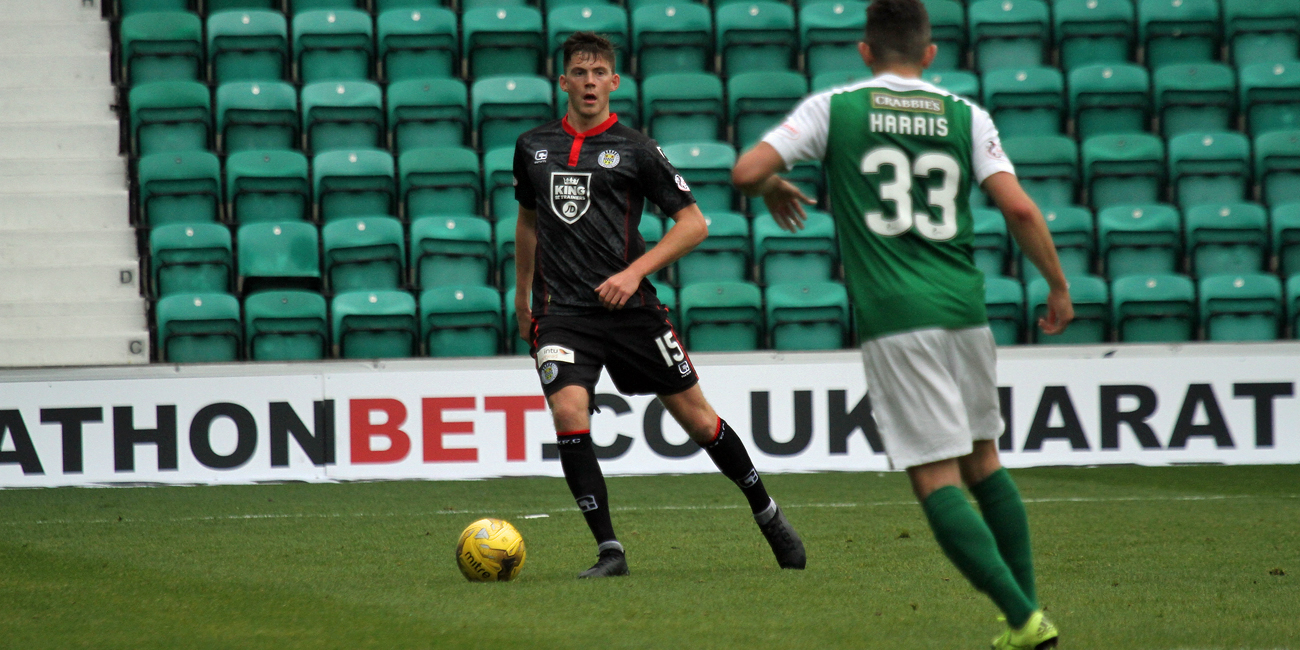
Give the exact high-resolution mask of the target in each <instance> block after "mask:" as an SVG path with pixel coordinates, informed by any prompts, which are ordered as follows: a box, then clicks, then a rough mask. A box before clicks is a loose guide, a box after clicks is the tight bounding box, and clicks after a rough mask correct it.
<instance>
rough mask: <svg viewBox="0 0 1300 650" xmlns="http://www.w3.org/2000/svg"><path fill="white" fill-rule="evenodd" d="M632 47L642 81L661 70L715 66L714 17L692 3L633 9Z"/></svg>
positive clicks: (677, 71)
mask: <svg viewBox="0 0 1300 650" xmlns="http://www.w3.org/2000/svg"><path fill="white" fill-rule="evenodd" d="M632 49H633V50H634V52H635V54H636V57H637V76H639V77H640V78H641V79H642V80H643V81H644V80H646V79H648V78H649V77H650V76H651V75H657V74H662V73H683V72H705V71H707V70H712V69H713V17H712V15H710V14H709V10H708V9H707V8H706V7H704V5H700V4H695V3H693V2H683V3H669V4H651V5H647V6H643V7H638V8H636V9H633V10H632Z"/></svg>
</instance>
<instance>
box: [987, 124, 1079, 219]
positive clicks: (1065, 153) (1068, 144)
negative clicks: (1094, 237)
mask: <svg viewBox="0 0 1300 650" xmlns="http://www.w3.org/2000/svg"><path fill="white" fill-rule="evenodd" d="M1002 148H1003V150H1004V151H1005V152H1006V154H1007V158H1009V159H1010V160H1011V161H1012V162H1013V163H1014V164H1015V166H1016V176H1017V177H1019V178H1020V185H1021V187H1023V188H1025V192H1028V193H1029V196H1030V197H1031V198H1033V199H1034V202H1035V203H1037V204H1038V205H1040V206H1063V205H1071V204H1073V203H1074V197H1075V195H1076V193H1077V188H1078V185H1079V147H1078V145H1076V144H1075V143H1074V139H1072V138H1069V137H1067V136H1063V135H1040V136H1024V137H1019V138H1006V139H1004V140H1003V141H1002Z"/></svg>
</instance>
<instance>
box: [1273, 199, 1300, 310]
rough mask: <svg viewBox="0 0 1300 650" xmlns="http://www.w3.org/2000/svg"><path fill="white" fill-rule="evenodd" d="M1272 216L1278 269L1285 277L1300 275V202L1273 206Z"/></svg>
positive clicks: (1274, 249)
mask: <svg viewBox="0 0 1300 650" xmlns="http://www.w3.org/2000/svg"><path fill="white" fill-rule="evenodd" d="M1271 217H1272V218H1271V219H1269V223H1270V224H1271V225H1272V230H1273V238H1272V242H1273V253H1274V254H1276V255H1277V270H1278V272H1279V273H1280V274H1281V275H1282V277H1284V278H1291V277H1294V276H1296V275H1300V203H1287V204H1285V205H1277V206H1273V211H1272V214H1271ZM1297 335H1300V332H1297Z"/></svg>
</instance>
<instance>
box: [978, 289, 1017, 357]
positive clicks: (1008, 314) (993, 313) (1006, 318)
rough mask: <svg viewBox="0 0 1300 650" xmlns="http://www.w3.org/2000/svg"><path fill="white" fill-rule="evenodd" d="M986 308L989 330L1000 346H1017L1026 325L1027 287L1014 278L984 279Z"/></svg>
mask: <svg viewBox="0 0 1300 650" xmlns="http://www.w3.org/2000/svg"><path fill="white" fill-rule="evenodd" d="M984 307H985V309H986V310H987V311H988V316H989V329H990V330H992V331H993V341H994V342H995V343H997V344H998V345H1016V344H1017V343H1020V341H1021V338H1022V337H1021V329H1022V328H1023V327H1024V325H1025V285H1023V284H1020V281H1019V280H1015V279H1012V278H1006V277H999V276H995V275H988V276H986V277H985V278H984Z"/></svg>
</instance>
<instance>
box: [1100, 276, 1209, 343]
mask: <svg viewBox="0 0 1300 650" xmlns="http://www.w3.org/2000/svg"><path fill="white" fill-rule="evenodd" d="M1111 294H1112V296H1113V298H1114V302H1115V318H1114V322H1113V323H1112V326H1113V327H1114V328H1115V333H1116V334H1117V335H1118V337H1119V340H1120V342H1121V343H1180V342H1183V341H1192V340H1195V338H1196V287H1195V285H1193V284H1192V281H1191V280H1190V279H1188V278H1187V277H1185V276H1182V275H1173V274H1148V275H1130V276H1126V277H1122V278H1119V279H1117V280H1115V281H1114V282H1112V283H1111Z"/></svg>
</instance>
